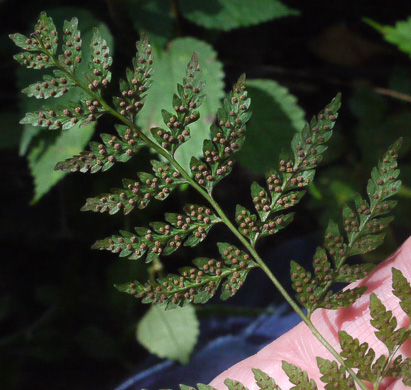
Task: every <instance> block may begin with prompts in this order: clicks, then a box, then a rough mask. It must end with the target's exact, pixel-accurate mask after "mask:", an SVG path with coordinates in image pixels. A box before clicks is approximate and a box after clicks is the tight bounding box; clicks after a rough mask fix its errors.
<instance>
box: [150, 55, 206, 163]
mask: <svg viewBox="0 0 411 390" xmlns="http://www.w3.org/2000/svg"><path fill="white" fill-rule="evenodd" d="M201 74H202V72H201V69H200V65H199V63H198V58H197V54H196V53H194V54H193V56H192V57H191V60H190V62H189V63H188V65H187V70H186V77H184V79H183V84H182V85H181V84H177V93H176V94H174V97H173V107H174V110H175V114H172V113H170V112H168V111H167V110H162V111H161V114H162V116H163V121H164V124H165V125H166V127H167V128H166V129H163V128H159V127H154V128H152V129H151V130H150V131H151V134H152V135H153V137H154V139H155V140H156V141H157V143H158V144H159V145H160V146H161V147H162V148H163V149H165V150H167V151H169V152H170V154H171V155H172V156H174V153H175V152H176V150H177V149H178V148H179V146H180V145H182V144H183V143H184V142H186V141H188V140H189V139H190V128H189V127H188V126H189V125H190V124H191V123H194V122H196V121H197V120H198V119H199V118H200V113H199V112H198V111H197V109H198V107H200V106H201V104H202V103H203V101H204V100H205V97H206V96H205V95H202V94H201V93H202V91H203V89H204V87H205V82H204V81H201Z"/></svg>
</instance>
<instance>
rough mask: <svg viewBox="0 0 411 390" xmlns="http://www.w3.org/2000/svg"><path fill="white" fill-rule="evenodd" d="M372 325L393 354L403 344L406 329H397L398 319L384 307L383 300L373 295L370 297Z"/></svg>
mask: <svg viewBox="0 0 411 390" xmlns="http://www.w3.org/2000/svg"><path fill="white" fill-rule="evenodd" d="M370 314H371V318H372V319H371V321H370V322H371V325H372V326H373V327H374V328H375V329H377V331H376V332H375V335H376V336H377V338H378V339H379V340H381V341H382V342H383V343H384V344H385V345H386V347H387V348H388V352H389V354H391V353H392V352H393V351H394V349H395V347H396V346H398V345H401V344H402V338H403V337H404V334H405V328H400V329H397V330H396V328H397V319H396V318H395V317H394V316H393V315H392V311H391V310H388V311H387V308H386V307H385V306H384V305H383V303H382V302H381V300H380V299H379V298H378V297H377V296H376V295H375V294H374V293H372V294H371V296H370Z"/></svg>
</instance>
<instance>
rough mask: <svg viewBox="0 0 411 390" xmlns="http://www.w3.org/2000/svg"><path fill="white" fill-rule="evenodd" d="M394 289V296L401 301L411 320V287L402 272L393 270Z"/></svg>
mask: <svg viewBox="0 0 411 390" xmlns="http://www.w3.org/2000/svg"><path fill="white" fill-rule="evenodd" d="M392 288H393V294H394V295H395V296H396V297H397V298H399V299H400V306H401V308H402V310H404V312H405V313H406V314H407V315H408V317H409V318H410V319H411V285H410V282H409V281H408V280H407V279H406V278H405V276H404V275H403V274H402V272H401V271H400V270H398V269H396V268H392Z"/></svg>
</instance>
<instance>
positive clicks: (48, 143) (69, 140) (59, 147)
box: [27, 123, 95, 203]
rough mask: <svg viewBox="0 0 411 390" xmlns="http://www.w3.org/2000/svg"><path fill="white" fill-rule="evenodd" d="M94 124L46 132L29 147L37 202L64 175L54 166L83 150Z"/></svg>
mask: <svg viewBox="0 0 411 390" xmlns="http://www.w3.org/2000/svg"><path fill="white" fill-rule="evenodd" d="M94 128H95V124H94V123H92V124H88V125H85V126H81V127H80V126H75V127H73V128H72V129H71V130H70V131H65V132H62V133H61V134H59V135H58V136H54V134H51V133H48V134H47V135H46V136H43V137H41V138H40V139H38V141H37V142H36V144H35V145H33V146H32V147H31V148H30V151H29V154H28V156H27V159H28V162H29V168H30V171H31V174H32V176H33V179H34V198H33V200H32V203H35V202H37V201H38V200H40V199H41V197H42V196H43V195H45V194H46V193H47V192H48V191H49V190H50V189H51V188H52V187H53V186H54V185H55V184H56V183H58V182H59V181H60V180H61V179H62V178H63V177H64V176H65V174H66V173H65V172H61V171H54V166H55V165H56V163H57V162H58V161H60V160H63V159H65V158H67V157H68V156H72V155H73V153H78V152H79V151H81V150H83V149H84V147H85V146H86V145H87V143H88V142H89V141H90V138H91V136H92V135H93V133H94Z"/></svg>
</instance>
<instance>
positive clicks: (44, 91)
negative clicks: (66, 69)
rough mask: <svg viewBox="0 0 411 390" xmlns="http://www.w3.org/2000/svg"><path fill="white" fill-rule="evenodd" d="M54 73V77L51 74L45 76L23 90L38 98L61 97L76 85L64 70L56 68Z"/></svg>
mask: <svg viewBox="0 0 411 390" xmlns="http://www.w3.org/2000/svg"><path fill="white" fill-rule="evenodd" d="M54 75H55V76H54V77H53V76H50V75H45V76H43V80H42V81H38V82H36V83H34V84H31V85H29V86H28V87H27V88H24V89H23V90H22V91H21V92H23V93H25V94H26V95H27V96H28V97H35V98H36V99H48V98H50V97H55V98H59V97H60V96H62V95H64V94H65V93H67V92H68V91H69V89H70V88H72V87H73V86H74V83H73V82H72V81H71V80H69V79H67V77H66V76H65V74H64V73H63V72H61V71H59V70H55V71H54Z"/></svg>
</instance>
